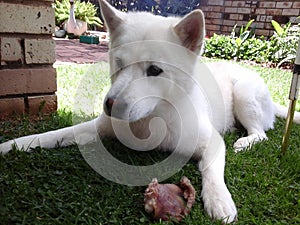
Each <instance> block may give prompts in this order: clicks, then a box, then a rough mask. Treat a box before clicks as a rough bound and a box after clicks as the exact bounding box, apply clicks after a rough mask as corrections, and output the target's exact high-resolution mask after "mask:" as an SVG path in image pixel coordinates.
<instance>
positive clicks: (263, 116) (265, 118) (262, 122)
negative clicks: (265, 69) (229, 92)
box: [233, 77, 275, 152]
mask: <svg viewBox="0 0 300 225" xmlns="http://www.w3.org/2000/svg"><path fill="white" fill-rule="evenodd" d="M233 101H234V106H233V108H234V114H235V117H236V119H237V120H238V121H239V122H240V123H241V124H242V125H243V127H244V128H245V129H246V130H247V133H248V136H246V137H242V138H240V139H238V140H237V141H236V142H235V144H234V149H235V151H236V152H238V151H241V150H244V149H246V148H249V147H251V146H252V145H253V144H255V143H257V142H261V141H263V140H266V139H267V135H266V133H265V131H266V130H268V129H271V128H273V123H274V120H275V114H274V105H273V102H272V100H271V97H270V93H269V91H268V89H267V87H266V86H265V84H264V82H263V81H262V79H261V78H257V77H255V78H254V79H241V80H239V81H237V82H236V83H235V84H234V87H233Z"/></svg>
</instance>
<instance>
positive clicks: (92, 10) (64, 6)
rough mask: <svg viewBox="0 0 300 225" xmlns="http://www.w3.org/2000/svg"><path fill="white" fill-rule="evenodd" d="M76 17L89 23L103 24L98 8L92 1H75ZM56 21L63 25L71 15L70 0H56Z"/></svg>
mask: <svg viewBox="0 0 300 225" xmlns="http://www.w3.org/2000/svg"><path fill="white" fill-rule="evenodd" d="M74 4H75V11H74V13H75V18H76V19H79V20H82V21H85V22H87V23H88V24H89V25H97V26H102V21H101V20H100V19H99V17H97V8H96V7H95V5H94V4H92V3H90V2H81V1H80V0H76V1H75V3H74ZM53 6H54V9H55V23H56V25H57V26H61V25H62V24H63V22H64V21H66V20H67V19H68V18H69V16H70V8H71V5H70V2H69V0H55V3H54V4H53Z"/></svg>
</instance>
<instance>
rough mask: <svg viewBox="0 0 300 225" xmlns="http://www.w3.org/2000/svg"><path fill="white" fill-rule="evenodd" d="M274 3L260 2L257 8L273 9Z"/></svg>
mask: <svg viewBox="0 0 300 225" xmlns="http://www.w3.org/2000/svg"><path fill="white" fill-rule="evenodd" d="M275 6H276V2H260V3H259V7H260V8H275Z"/></svg>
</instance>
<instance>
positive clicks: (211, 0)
mask: <svg viewBox="0 0 300 225" xmlns="http://www.w3.org/2000/svg"><path fill="white" fill-rule="evenodd" d="M223 4H224V0H208V5H221V6H223Z"/></svg>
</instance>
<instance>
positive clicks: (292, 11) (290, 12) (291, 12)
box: [282, 9, 300, 16]
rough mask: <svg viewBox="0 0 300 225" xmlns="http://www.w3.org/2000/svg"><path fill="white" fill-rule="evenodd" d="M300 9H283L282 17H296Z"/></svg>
mask: <svg viewBox="0 0 300 225" xmlns="http://www.w3.org/2000/svg"><path fill="white" fill-rule="evenodd" d="M299 12H300V9H284V10H283V11H282V15H284V16H298V15H299Z"/></svg>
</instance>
